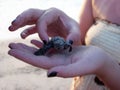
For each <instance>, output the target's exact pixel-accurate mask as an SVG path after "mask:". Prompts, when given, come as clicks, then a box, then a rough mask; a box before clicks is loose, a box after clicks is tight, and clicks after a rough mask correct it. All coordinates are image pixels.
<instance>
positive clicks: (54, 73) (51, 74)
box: [48, 71, 57, 77]
mask: <svg viewBox="0 0 120 90" xmlns="http://www.w3.org/2000/svg"><path fill="white" fill-rule="evenodd" d="M55 76H57V72H55V71H54V72H51V73H50V74H48V77H55Z"/></svg>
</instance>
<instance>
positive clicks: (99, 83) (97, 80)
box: [94, 77, 104, 86]
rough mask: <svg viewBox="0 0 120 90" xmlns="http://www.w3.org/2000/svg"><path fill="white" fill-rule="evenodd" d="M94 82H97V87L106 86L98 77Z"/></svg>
mask: <svg viewBox="0 0 120 90" xmlns="http://www.w3.org/2000/svg"><path fill="white" fill-rule="evenodd" d="M94 81H95V83H96V84H97V85H100V86H103V85H104V83H103V82H102V81H100V80H99V78H98V77H95V78H94Z"/></svg>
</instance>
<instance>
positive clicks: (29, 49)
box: [9, 43, 37, 53]
mask: <svg viewBox="0 0 120 90" xmlns="http://www.w3.org/2000/svg"><path fill="white" fill-rule="evenodd" d="M9 47H10V48H11V49H18V50H21V51H24V52H28V53H30V52H31V53H34V52H35V51H36V50H37V49H36V48H34V47H30V46H27V45H25V44H22V43H10V44H9Z"/></svg>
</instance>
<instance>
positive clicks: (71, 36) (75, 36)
mask: <svg viewBox="0 0 120 90" xmlns="http://www.w3.org/2000/svg"><path fill="white" fill-rule="evenodd" d="M66 40H67V41H73V44H74V45H80V44H81V42H80V34H79V32H78V33H74V32H70V33H69V34H68V36H67V39H66Z"/></svg>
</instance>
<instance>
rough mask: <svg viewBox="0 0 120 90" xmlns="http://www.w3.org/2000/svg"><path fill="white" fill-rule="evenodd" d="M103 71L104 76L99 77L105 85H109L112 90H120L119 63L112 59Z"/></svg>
mask: <svg viewBox="0 0 120 90" xmlns="http://www.w3.org/2000/svg"><path fill="white" fill-rule="evenodd" d="M109 59H111V58H109ZM102 69H103V71H102V74H100V75H99V77H100V78H101V79H102V81H103V82H104V83H105V85H107V86H108V87H109V88H110V90H120V65H119V64H118V62H117V61H115V60H113V59H111V60H109V63H107V64H106V66H105V67H103V68H102Z"/></svg>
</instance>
